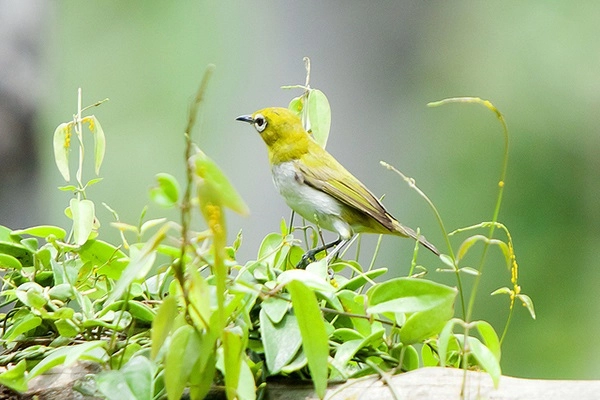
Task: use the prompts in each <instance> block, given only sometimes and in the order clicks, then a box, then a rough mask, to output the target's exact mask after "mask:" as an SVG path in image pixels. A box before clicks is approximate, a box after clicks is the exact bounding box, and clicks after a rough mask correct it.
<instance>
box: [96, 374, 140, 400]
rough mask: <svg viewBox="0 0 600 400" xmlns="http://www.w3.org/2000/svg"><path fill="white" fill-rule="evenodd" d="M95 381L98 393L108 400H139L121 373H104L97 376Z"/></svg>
mask: <svg viewBox="0 0 600 400" xmlns="http://www.w3.org/2000/svg"><path fill="white" fill-rule="evenodd" d="M94 380H95V382H96V387H97V389H98V391H99V392H100V393H102V394H103V395H104V397H103V398H106V399H107V400H138V398H137V396H136V395H135V394H134V392H132V391H131V388H130V387H129V386H128V385H127V382H126V380H125V376H124V375H123V374H122V373H121V371H104V372H101V373H99V374H98V375H96V376H95V377H94ZM115 389H117V390H115Z"/></svg>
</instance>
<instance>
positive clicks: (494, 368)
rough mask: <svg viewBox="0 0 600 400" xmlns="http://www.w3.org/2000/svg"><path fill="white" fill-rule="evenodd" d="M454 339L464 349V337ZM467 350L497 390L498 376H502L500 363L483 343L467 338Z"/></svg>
mask: <svg viewBox="0 0 600 400" xmlns="http://www.w3.org/2000/svg"><path fill="white" fill-rule="evenodd" d="M456 338H457V339H458V341H459V342H460V343H461V345H462V347H464V345H465V344H464V340H465V337H464V335H456ZM468 341H469V349H471V354H473V357H475V360H477V363H478V364H479V365H481V367H482V368H483V369H484V370H485V372H487V373H488V374H490V377H491V378H492V382H494V387H495V388H498V384H499V383H500V376H501V375H502V369H501V368H500V361H499V360H498V359H497V358H496V356H495V355H494V354H493V353H492V352H491V351H490V349H488V348H487V347H486V346H485V345H483V343H481V342H480V341H479V339H477V338H474V337H469V338H468Z"/></svg>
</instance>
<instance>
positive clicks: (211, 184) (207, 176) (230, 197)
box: [193, 151, 249, 215]
mask: <svg viewBox="0 0 600 400" xmlns="http://www.w3.org/2000/svg"><path fill="white" fill-rule="evenodd" d="M193 160H194V163H195V165H196V176H197V177H198V179H199V181H200V182H199V183H198V190H199V192H198V193H199V195H200V197H201V198H202V197H203V195H204V196H208V197H210V198H211V199H213V200H215V201H216V203H217V205H223V206H226V207H228V208H230V209H231V210H233V211H235V212H236V213H238V214H241V215H248V214H249V210H248V206H247V205H246V203H244V200H242V198H241V197H240V195H239V194H238V192H237V191H236V190H235V188H234V187H233V186H232V185H231V183H230V182H229V180H228V179H227V177H226V176H225V174H223V172H222V171H221V169H220V168H219V167H218V166H217V164H215V162H214V161H213V160H211V159H210V158H209V157H208V156H206V154H204V153H203V152H201V151H198V153H197V154H195V155H194V156H193Z"/></svg>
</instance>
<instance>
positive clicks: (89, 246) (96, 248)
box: [77, 240, 129, 279]
mask: <svg viewBox="0 0 600 400" xmlns="http://www.w3.org/2000/svg"><path fill="white" fill-rule="evenodd" d="M77 252H78V253H79V255H80V256H81V260H82V261H84V262H91V263H92V264H93V265H94V267H95V268H97V273H98V275H106V276H107V277H108V278H111V279H119V278H120V277H121V274H122V272H123V270H124V269H125V267H126V266H127V265H128V263H129V257H127V255H126V254H125V253H123V252H122V251H121V250H120V249H119V248H118V247H115V246H113V245H112V244H109V243H106V242H104V241H102V240H88V241H87V242H86V243H85V244H84V245H83V246H81V247H80V248H79V249H78V251H77Z"/></svg>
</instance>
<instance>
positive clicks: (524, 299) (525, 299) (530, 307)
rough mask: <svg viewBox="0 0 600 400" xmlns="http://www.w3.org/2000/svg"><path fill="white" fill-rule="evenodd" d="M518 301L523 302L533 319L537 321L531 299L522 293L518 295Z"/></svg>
mask: <svg viewBox="0 0 600 400" xmlns="http://www.w3.org/2000/svg"><path fill="white" fill-rule="evenodd" d="M517 299H519V300H521V302H522V303H523V305H524V306H525V307H527V311H529V314H530V315H531V318H533V319H535V309H534V308H533V300H531V297H529V296H527V295H526V294H522V293H520V294H518V295H517Z"/></svg>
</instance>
